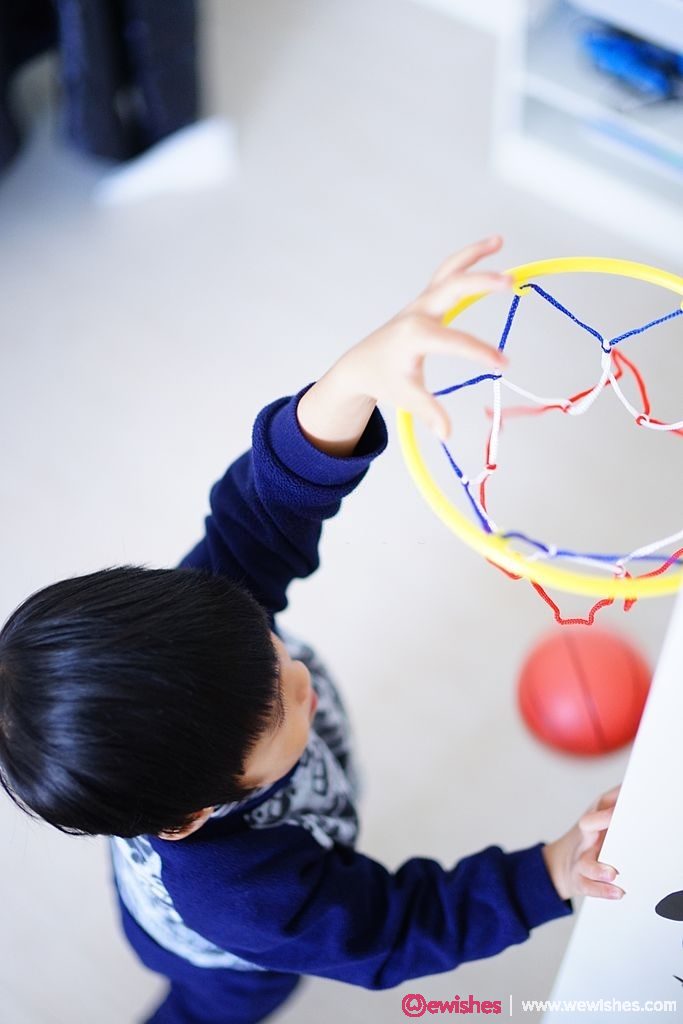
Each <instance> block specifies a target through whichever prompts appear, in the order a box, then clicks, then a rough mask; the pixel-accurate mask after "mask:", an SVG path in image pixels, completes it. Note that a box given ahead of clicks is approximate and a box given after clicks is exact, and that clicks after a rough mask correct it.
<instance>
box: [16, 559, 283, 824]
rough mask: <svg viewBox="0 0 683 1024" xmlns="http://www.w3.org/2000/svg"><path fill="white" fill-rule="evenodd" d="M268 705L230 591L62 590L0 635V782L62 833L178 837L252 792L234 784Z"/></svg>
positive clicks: (178, 580)
mask: <svg viewBox="0 0 683 1024" xmlns="http://www.w3.org/2000/svg"><path fill="white" fill-rule="evenodd" d="M281 699H282V698H281V693H280V687H279V679H278V657H277V653H276V650H275V647H274V645H273V642H272V637H271V635H270V621H269V619H268V616H267V615H266V612H265V611H264V609H263V608H262V607H261V605H260V604H258V603H257V601H256V600H255V599H254V598H253V597H252V596H251V595H250V594H249V593H248V592H247V590H246V589H244V588H243V587H242V586H240V585H238V584H236V583H234V582H232V581H230V580H228V579H226V578H223V577H220V576H212V575H210V574H209V573H208V572H205V571H203V570H198V569H149V568H145V567H142V566H132V565H124V566H115V567H113V568H108V569H102V570H100V571H99V572H94V573H90V574H88V575H85V576H77V577H74V578H72V579H67V580H62V581H60V582H59V583H54V584H52V585H51V586H48V587H46V588H45V589H43V590H40V591H38V592H37V593H35V594H32V595H31V596H30V597H29V598H28V599H27V600H26V601H24V603H23V604H21V605H20V606H19V608H17V609H16V610H15V611H14V612H13V613H12V615H11V616H10V618H9V619H8V621H7V622H6V624H5V626H4V627H3V629H2V632H0V783H1V784H2V786H3V788H4V789H5V790H6V792H7V793H8V794H9V796H10V797H11V798H12V799H13V800H14V802H15V803H16V804H17V806H19V807H20V808H21V809H22V810H24V811H26V813H28V814H29V815H30V816H31V817H36V816H37V817H40V818H42V819H43V820H44V821H47V822H49V824H51V825H54V826H55V828H58V829H60V831H62V832H67V833H69V834H75V835H117V836H123V837H131V836H135V835H140V834H145V833H149V834H155V835H156V834H158V833H160V832H163V831H165V832H174V831H175V832H178V831H180V830H181V829H183V828H184V827H185V826H186V825H188V824H189V823H190V822H191V820H192V817H193V815H194V814H195V813H196V812H197V811H198V810H200V809H202V808H204V807H208V806H213V805H218V804H222V803H230V802H232V801H235V800H240V799H243V798H244V797H246V796H248V795H249V794H250V793H251V792H253V787H252V788H251V789H249V788H245V786H244V785H243V780H242V781H241V780H240V778H239V776H240V775H241V774H242V773H243V771H244V766H245V761H246V758H247V757H248V755H249V753H250V752H251V750H252V749H253V747H254V744H255V743H256V742H257V740H258V739H259V738H260V737H261V736H262V735H264V734H265V733H266V732H267V731H268V729H269V728H271V727H272V724H273V719H274V716H275V712H276V710H277V709H278V706H280V708H281ZM32 812H33V813H32Z"/></svg>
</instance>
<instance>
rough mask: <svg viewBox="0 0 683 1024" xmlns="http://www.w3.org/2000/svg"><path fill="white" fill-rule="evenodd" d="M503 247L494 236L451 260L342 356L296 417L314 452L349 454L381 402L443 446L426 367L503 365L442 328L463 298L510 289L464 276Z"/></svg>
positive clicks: (494, 277)
mask: <svg viewBox="0 0 683 1024" xmlns="http://www.w3.org/2000/svg"><path fill="white" fill-rule="evenodd" d="M502 244H503V243H502V239H501V238H500V236H498V235H495V236H493V237H492V238H487V239H485V240H484V241H482V242H476V243H474V244H473V245H469V246H467V247H466V248H465V249H462V250H461V251H460V252H457V253H455V254H454V255H452V256H450V257H449V258H448V259H447V260H446V261H445V262H444V263H443V264H442V265H441V266H440V267H439V269H438V270H437V271H436V273H435V274H434V276H433V277H432V279H431V281H430V282H429V284H428V285H427V287H426V288H425V289H424V291H423V292H421V294H420V295H418V297H417V298H416V299H415V300H414V301H413V302H411V303H409V304H408V305H407V306H406V307H405V308H404V309H402V310H401V312H400V313H397V314H396V316H395V317H393V318H392V319H391V320H389V322H388V323H386V324H384V326H383V327H380V328H379V329H378V330H376V331H374V332H373V333H372V334H370V335H369V336H368V337H367V338H365V339H364V340H363V341H361V342H359V343H358V344H357V345H354V347H353V348H351V349H349V350H348V352H346V353H344V355H343V356H341V358H340V359H339V360H337V362H336V363H335V364H334V366H332V368H331V369H330V370H328V371H327V373H326V374H325V375H324V377H321V379H320V380H319V381H318V382H317V383H316V384H314V385H313V387H312V388H310V389H309V391H307V392H306V394H305V395H304V396H303V397H302V399H301V401H300V402H299V408H298V416H299V423H300V426H301V428H302V430H303V431H304V433H305V434H306V435H307V436H308V437H309V440H311V441H312V442H313V444H316V445H317V446H318V447H320V448H322V449H323V450H325V451H328V452H329V453H330V454H335V455H348V454H350V453H351V451H352V450H353V447H354V445H355V444H356V443H357V441H358V440H359V438H360V436H361V434H362V433H363V430H364V429H365V426H366V425H367V422H368V419H369V417H370V415H371V414H372V410H373V409H374V407H375V405H376V404H377V402H388V403H390V404H392V405H394V406H397V407H398V408H401V409H405V410H406V411H408V412H410V413H413V415H415V416H417V417H419V418H420V419H422V420H423V421H424V422H425V423H426V424H427V425H428V426H429V427H430V428H431V429H432V430H434V431H435V432H436V433H437V434H438V436H439V437H440V438H441V439H442V440H444V441H445V440H446V439H447V438H448V436H449V435H450V421H449V418H448V415H447V413H446V411H445V409H444V408H443V407H442V405H441V403H440V402H438V401H437V399H436V398H434V397H433V395H432V394H431V393H430V392H429V391H428V390H427V388H426V387H425V381H424V361H425V358H426V356H427V355H430V354H438V355H450V356H457V355H460V356H464V357H465V358H466V359H472V360H474V361H475V362H480V363H482V364H484V366H486V367H488V368H491V369H493V370H500V369H502V367H504V366H505V365H506V362H507V360H506V359H505V356H504V355H503V353H502V352H500V351H499V350H498V349H497V348H495V347H493V346H491V345H487V344H486V343H485V342H483V341H480V340H479V339H478V338H475V337H474V336H473V335H471V334H467V333H465V332H464V331H457V330H453V329H451V328H449V327H446V326H445V325H444V323H443V319H444V316H445V314H446V313H448V312H449V311H450V310H451V309H452V308H453V306H455V305H456V303H458V302H459V301H460V300H461V299H463V298H465V297H466V296H469V295H477V294H479V293H481V292H491V291H501V290H503V289H505V288H510V287H511V286H512V285H513V283H514V281H513V278H512V277H510V276H509V275H505V274H500V273H490V272H484V271H477V272H475V273H468V272H467V271H469V270H470V269H471V268H472V267H473V266H474V265H475V264H476V263H478V262H479V261H480V260H482V259H483V258H484V257H485V256H489V255H491V254H492V253H495V252H498V250H499V249H500V248H501V246H502Z"/></svg>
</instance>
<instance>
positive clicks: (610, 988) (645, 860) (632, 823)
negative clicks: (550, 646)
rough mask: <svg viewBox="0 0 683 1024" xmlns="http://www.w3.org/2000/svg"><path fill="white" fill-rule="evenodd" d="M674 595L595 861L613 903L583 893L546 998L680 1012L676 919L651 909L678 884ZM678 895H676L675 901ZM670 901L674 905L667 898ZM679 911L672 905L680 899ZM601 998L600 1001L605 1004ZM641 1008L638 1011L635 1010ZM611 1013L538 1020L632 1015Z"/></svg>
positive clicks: (681, 657)
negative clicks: (609, 873) (613, 887)
mask: <svg viewBox="0 0 683 1024" xmlns="http://www.w3.org/2000/svg"><path fill="white" fill-rule="evenodd" d="M682 733H683V594H681V595H679V597H678V599H677V601H676V605H675V609H674V613H673V616H672V619H671V622H670V625H669V629H668V632H667V636H666V640H665V643H664V647H663V649H662V654H661V657H660V659H659V663H658V666H657V668H656V671H655V676H654V680H653V683H652V688H651V691H650V695H649V697H648V701H647V705H646V707H645V712H644V714H643V718H642V721H641V724H640V728H639V730H638V735H637V737H636V739H635V742H634V745H633V750H632V753H631V757H630V760H629V763H628V768H627V771H626V775H625V777H624V781H623V784H622V788H621V793H620V794H619V799H618V801H617V806H616V808H615V812H614V817H613V819H612V824H611V826H610V829H609V832H608V834H607V837H606V839H605V844H604V846H603V850H602V853H601V857H600V859H601V860H602V861H604V862H605V863H607V864H612V865H614V867H616V868H617V869H618V870H619V872H620V875H619V877H618V878H617V882H618V884H620V885H621V887H622V888H623V889H624V890H625V891H626V895H625V896H624V897H623V898H622V899H621V900H619V901H614V902H612V901H608V900H598V899H586V900H585V901H584V904H583V906H582V908H581V910H580V912H579V914H578V919H577V922H576V926H575V928H574V931H573V933H572V938H571V941H570V943H569V947H568V949H567V953H566V955H565V958H564V961H563V964H562V967H561V969H560V972H559V974H558V977H557V979H556V983H555V987H554V989H553V992H552V995H551V999H553V1000H560V1001H562V1000H585V1001H595V1002H598V1001H599V1000H601V999H603V1000H605V1001H607V1000H612V1001H614V1000H621V1001H626V1000H630V1001H635V1000H638V1001H640V1003H641V1004H643V1005H644V1004H645V1003H646V1002H647V1001H648V1000H654V1001H664V1000H675V1001H676V1002H677V1009H676V1011H674V1012H663V1011H662V1012H655V1013H646V1014H645V1015H646V1016H648V1017H649V1019H650V1020H652V1019H656V1020H671V1021H673V1020H676V1019H678V1017H679V1016H680V1015H681V1014H683V983H682V982H680V981H679V980H677V977H676V976H678V977H679V978H683V920H671V919H669V918H667V917H663V916H661V915H660V914H659V913H657V912H655V907H656V906H657V904H658V903H659V902H660V900H662V899H664V898H665V897H667V896H670V895H671V894H673V893H677V892H681V891H682V890H683V806H682V802H681V796H680V794H681V789H682V787H683V734H682ZM680 899H681V898H680V897H679V898H678V900H679V901H680ZM670 902H673V901H670ZM678 905H679V907H680V902H679V904H678ZM604 1005H605V1004H603V1006H604ZM641 1012H642V1011H641ZM637 1016H638V1014H633V1013H632V1010H629V1009H626V1008H625V1007H622V1009H621V1010H620V1011H618V1012H615V1013H612V1012H604V1010H601V1009H600V1008H599V1005H598V1006H596V1007H595V1008H594V1010H589V1011H588V1012H586V1011H583V1012H580V1009H579V1008H578V1007H577V1012H576V1015H575V1016H573V1015H572V1013H571V1012H569V1013H568V1012H567V1010H566V1009H565V1010H564V1011H561V1010H559V1009H558V1010H557V1011H552V1010H549V1011H548V1012H547V1013H546V1014H545V1015H544V1017H543V1021H544V1024H551V1022H552V1024H555V1022H559V1021H563V1022H565V1024H566V1021H567V1020H569V1019H571V1020H574V1019H576V1020H581V1021H585V1022H586V1024H587V1022H588V1021H600V1022H602V1024H606V1022H607V1021H610V1020H628V1019H634V1020H635V1019H636V1018H637Z"/></svg>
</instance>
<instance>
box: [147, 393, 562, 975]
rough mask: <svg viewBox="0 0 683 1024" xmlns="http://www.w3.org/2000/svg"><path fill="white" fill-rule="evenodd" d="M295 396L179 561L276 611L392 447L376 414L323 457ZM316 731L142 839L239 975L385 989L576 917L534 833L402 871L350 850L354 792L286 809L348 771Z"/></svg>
mask: <svg viewBox="0 0 683 1024" xmlns="http://www.w3.org/2000/svg"><path fill="white" fill-rule="evenodd" d="M302 393H303V392H301V393H300V394H302ZM300 394H299V395H297V396H294V397H292V398H282V399H280V400H278V401H276V402H273V403H272V404H271V405H269V406H268V407H266V408H265V409H264V410H263V411H262V412H261V413H260V414H259V416H258V417H257V419H256V422H255V425H254V430H253V446H252V448H251V450H250V451H248V452H246V453H245V454H244V455H242V456H241V457H240V458H238V459H237V461H236V462H234V463H233V464H232V465H231V466H230V468H229V469H228V471H227V472H226V474H225V476H224V477H223V478H222V479H221V480H219V481H218V483H216V484H215V485H214V487H213V488H212V490H211V496H210V506H211V514H210V515H209V516H208V517H207V519H206V534H205V536H204V538H203V539H202V540H201V541H200V542H199V544H197V546H196V547H195V548H194V549H193V550H192V551H191V552H190V553H189V554H188V555H187V556H186V557H185V558H184V559H183V561H182V563H181V566H184V567H201V568H205V569H209V570H210V571H211V572H213V573H223V574H225V575H227V576H229V577H231V578H233V579H235V580H237V581H239V582H241V583H243V584H245V585H246V586H247V587H248V588H249V590H250V591H251V592H252V593H253V594H254V596H255V597H256V598H257V599H258V600H259V601H260V602H261V603H262V604H263V605H264V606H265V607H266V608H267V609H268V611H269V612H270V613H271V616H274V614H275V613H276V612H279V611H281V610H282V609H283V608H284V607H285V606H286V603H287V597H286V594H287V587H288V585H289V583H290V581H291V580H292V579H293V578H294V577H302V576H307V575H309V574H310V573H312V572H314V570H315V569H316V568H317V566H318V542H319V539H320V533H321V527H322V521H323V520H324V519H328V518H330V517H332V516H334V515H335V514H336V513H337V512H338V510H339V507H340V502H341V501H342V499H343V498H344V496H345V495H347V494H348V493H349V492H350V491H352V490H353V489H354V488H355V487H356V486H357V485H358V484H359V483H360V481H361V480H362V479H363V476H364V475H365V473H366V471H367V469H368V467H369V465H370V463H371V462H372V460H373V459H374V458H375V457H376V456H377V455H378V454H380V453H381V452H382V451H383V450H384V448H385V446H386V442H387V436H386V428H385V425H384V421H383V419H382V417H381V415H380V413H379V411H377V410H376V411H375V412H374V413H373V415H372V418H371V420H370V422H369V424H368V426H367V428H366V430H365V432H364V434H363V436H362V438H361V440H360V442H359V443H358V445H357V447H356V449H355V451H354V454H353V455H352V456H351V457H349V458H337V457H333V456H330V455H327V454H324V453H322V452H320V451H318V450H317V449H316V448H315V447H314V446H313V445H312V444H310V443H309V442H308V441H307V440H306V439H305V437H304V436H303V434H302V432H301V430H300V428H299V425H298V422H297V417H296V406H297V402H298V399H299V397H300ZM273 621H274V620H273ZM309 653H311V652H309ZM322 724H323V725H324V724H325V723H324V722H323V723H322ZM314 730H315V721H314V727H313V730H312V732H313V731H314ZM324 735H325V733H324V729H321V730H320V734H319V735H318V736H314V737H312V738H313V739H315V743H316V744H317V746H316V748H315V750H313V748H311V750H310V751H307V753H306V756H305V757H304V758H302V763H301V764H298V765H295V766H294V768H293V769H292V770H291V771H290V772H289V773H288V774H287V776H285V777H284V778H283V779H281V780H279V782H277V783H276V784H275V785H274V786H272V787H270V789H268V790H267V791H266V792H261V793H260V794H258V795H257V796H256V797H254V798H252V799H249V800H247V801H245V802H242V803H241V804H238V805H231V806H230V807H229V808H227V809H225V810H224V812H223V813H222V815H221V816H218V817H212V818H210V819H209V820H208V821H207V822H206V824H205V825H203V826H202V827H201V828H200V829H199V830H198V831H196V832H195V833H193V834H192V835H190V836H188V837H187V838H185V839H183V840H180V841H173V842H171V841H166V840H163V839H159V838H157V837H153V836H148V837H144V838H145V840H146V842H147V847H146V848H147V850H148V853H150V856H152V855H153V856H154V859H155V860H156V862H157V864H159V863H160V872H161V879H162V884H163V887H164V889H165V892H166V896H165V897H164V898H165V899H166V901H167V903H168V901H169V900H170V901H171V902H172V907H173V913H174V914H175V915H176V916H179V918H180V919H181V921H182V925H181V924H180V922H177V924H178V927H185V928H187V929H188V930H189V932H188V934H192V935H195V936H196V941H197V942H201V941H203V940H206V941H207V943H208V944H209V947H208V948H209V950H211V949H215V950H217V951H218V952H220V951H221V950H223V951H230V953H231V954H233V955H234V956H235V958H236V960H235V963H236V964H237V963H238V964H239V966H240V969H256V970H258V969H259V968H261V969H273V970H278V971H291V972H296V973H303V974H312V975H320V976H323V977H328V978H334V979H337V980H339V981H345V982H350V983H352V984H355V985H361V986H364V987H366V988H374V989H379V988H388V987H391V986H395V985H398V984H399V983H401V982H405V981H407V980H408V979H412V978H418V977H423V976H426V975H431V974H435V973H438V972H441V971H448V970H451V969H452V968H454V967H457V965H458V964H460V963H462V962H464V961H467V960H476V959H479V958H482V957H488V956H491V955H493V954H495V953H498V952H499V951H501V950H503V949H505V948H506V947H507V946H509V945H511V944H514V943H519V942H522V941H524V940H525V939H526V938H527V937H528V936H529V932H530V930H531V929H532V928H534V927H536V926H537V925H540V924H542V923H543V922H545V921H549V920H551V919H553V918H557V917H562V916H564V915H566V914H569V913H571V909H572V908H571V903H570V902H569V901H564V900H562V899H561V898H560V897H559V895H558V894H557V892H556V890H555V888H554V886H553V884H552V881H551V879H550V877H549V875H548V872H547V869H546V867H545V864H544V861H543V857H542V853H541V848H542V844H540V843H539V844H537V845H535V846H532V847H530V848H529V849H526V850H520V851H516V852H512V853H505V852H503V851H502V850H501V849H500V848H499V847H497V846H490V847H488V848H487V849H485V850H482V851H481V852H479V853H476V854H474V855H472V856H469V857H465V858H464V859H462V860H460V861H459V862H458V863H456V864H455V865H454V866H450V867H442V866H441V865H440V864H439V863H437V862H436V861H435V860H432V859H429V858H424V857H413V858H411V859H410V860H407V861H406V862H405V863H404V864H403V865H401V867H399V868H398V870H396V871H389V870H388V869H387V868H386V867H384V866H383V865H382V864H380V863H378V862H377V861H375V860H373V859H372V858H371V857H368V856H365V855H364V854H363V853H360V852H358V851H357V850H356V849H355V848H354V842H353V838H352V839H351V840H349V836H352V837H355V831H354V829H353V827H351V828H350V831H349V830H348V829H347V831H346V832H344V831H343V830H340V827H338V822H337V826H335V827H337V831H336V832H335V830H334V828H332V827H330V821H332V820H333V819H334V816H335V814H337V812H339V814H338V817H339V820H342V822H345V823H346V825H347V826H348V825H349V823H351V826H352V825H353V822H354V820H355V818H354V815H355V811H354V809H353V808H352V807H350V806H349V803H350V802H351V803H352V796H351V797H349V792H350V793H351V794H353V787H351V789H350V790H349V791H347V795H346V797H345V800H346V803H345V804H344V807H343V809H342V811H339V806H340V803H339V800H338V801H337V804H336V805H335V807H336V810H335V809H334V808H333V809H332V810H329V808H330V807H331V806H332V804H329V803H328V805H327V806H328V811H327V812H326V813H325V814H320V813H319V812H320V807H319V806H318V807H317V810H316V807H314V806H313V805H312V804H311V806H308V805H306V802H305V800H303V798H301V799H299V803H298V804H296V800H295V794H296V790H295V788H293V787H294V784H295V783H296V780H297V775H298V773H299V772H302V773H303V772H304V770H305V769H306V768H307V767H309V768H310V765H311V764H312V763H314V760H313V755H314V754H315V755H316V756H319V757H320V756H322V753H324V755H325V757H326V758H327V761H325V760H324V758H323V759H322V760H321V761H320V764H322V765H323V768H321V769H320V771H321V772H322V774H323V775H324V776H325V780H326V784H327V785H329V787H330V788H333V786H332V782H333V779H332V776H334V771H332V767H334V768H335V770H337V769H338V770H339V772H340V774H339V776H338V783H339V784H341V781H342V776H343V774H344V771H345V770H346V767H347V765H346V763H345V761H344V758H343V757H341V756H340V755H339V753H338V752H337V754H336V755H335V757H336V762H335V765H334V766H333V765H332V762H331V761H330V757H331V756H332V755H330V754H329V750H326V751H322V746H321V744H323V745H324ZM309 754H310V757H309ZM304 762H305V763H304ZM325 765H326V767H325ZM331 779H332V781H330V780H331ZM313 789H315V786H313ZM311 791H312V790H311ZM326 798H327V799H329V793H328V794H327V797H326ZM306 799H308V798H306ZM310 799H311V800H312V799H313V798H312V797H311V798H310ZM302 800H303V802H302ZM333 803H334V801H333ZM274 806H277V807H278V808H279V810H278V813H277V814H273V813H271V812H272V808H273V807H274ZM316 806H317V805H316ZM283 807H284V808H285V809H284V810H283ZM264 808H271V811H269V813H268V814H265V813H264ZM259 812H262V813H261V814H260V815H259ZM335 836H337V837H338V838H335ZM150 851H153V854H152V853H151V852H150ZM132 902H133V901H132V899H131V903H132ZM168 906H170V904H168ZM167 909H168V908H167Z"/></svg>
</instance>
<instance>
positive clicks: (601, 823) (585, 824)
mask: <svg viewBox="0 0 683 1024" xmlns="http://www.w3.org/2000/svg"><path fill="white" fill-rule="evenodd" d="M613 814H614V807H603V808H602V809H601V810H599V811H588V813H587V814H584V815H583V816H582V817H581V818H580V819H579V828H580V829H581V831H582V832H583V833H584V835H590V834H591V833H592V832H604V831H605V830H606V829H607V828H609V824H610V822H611V820H612V815H613Z"/></svg>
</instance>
